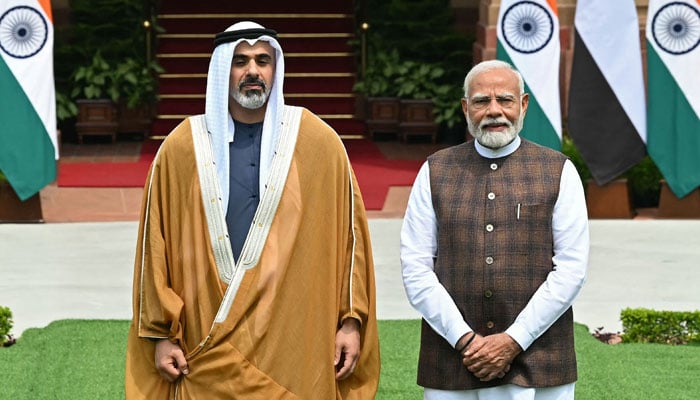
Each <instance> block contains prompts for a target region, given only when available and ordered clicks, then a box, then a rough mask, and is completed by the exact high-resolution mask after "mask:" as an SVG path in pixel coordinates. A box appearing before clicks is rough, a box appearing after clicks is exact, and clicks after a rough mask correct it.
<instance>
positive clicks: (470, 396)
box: [423, 383, 576, 400]
mask: <svg viewBox="0 0 700 400" xmlns="http://www.w3.org/2000/svg"><path fill="white" fill-rule="evenodd" d="M575 386H576V384H575V383H569V384H567V385H561V386H554V387H547V388H525V387H521V386H517V385H503V386H496V387H492V388H486V389H474V390H438V389H430V388H425V391H424V392H423V395H424V397H423V398H424V399H425V400H573V398H574V388H575Z"/></svg>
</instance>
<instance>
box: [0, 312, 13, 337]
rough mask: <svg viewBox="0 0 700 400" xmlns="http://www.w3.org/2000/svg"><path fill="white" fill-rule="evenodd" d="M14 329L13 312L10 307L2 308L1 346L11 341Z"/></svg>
mask: <svg viewBox="0 0 700 400" xmlns="http://www.w3.org/2000/svg"><path fill="white" fill-rule="evenodd" d="M10 329H12V311H10V309H9V308H8V307H3V306H0V346H1V345H3V344H5V342H6V341H7V340H8V339H9V335H10Z"/></svg>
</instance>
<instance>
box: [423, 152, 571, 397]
mask: <svg viewBox="0 0 700 400" xmlns="http://www.w3.org/2000/svg"><path fill="white" fill-rule="evenodd" d="M565 160H566V157H565V156H564V155H563V154H561V153H559V152H556V151H553V150H550V149H547V148H544V147H542V146H539V145H537V144H534V143H531V142H528V141H527V140H522V144H521V146H520V148H518V150H516V151H515V152H514V153H513V154H511V155H509V156H507V157H503V158H498V159H488V158H484V157H482V156H480V155H479V154H478V153H477V152H476V149H475V147H474V143H473V142H471V141H470V142H468V143H464V144H462V145H459V146H455V147H452V148H448V149H445V150H442V151H439V152H437V153H435V154H433V155H432V156H430V157H429V158H428V163H429V165H430V187H431V192H432V201H433V207H434V209H435V214H436V218H437V223H438V227H439V228H438V231H439V232H438V255H437V260H436V262H435V272H436V274H437V276H438V278H439V279H440V282H441V283H442V284H443V285H444V286H445V288H446V289H447V291H448V292H449V293H450V295H451V296H452V298H453V299H454V301H455V303H456V304H457V307H459V309H460V311H461V312H462V315H463V316H464V318H465V320H466V321H467V323H468V324H469V325H470V326H471V327H472V328H473V329H474V330H475V331H476V332H478V333H479V334H481V335H490V334H494V333H498V332H503V331H505V330H506V329H507V328H508V327H509V326H510V325H511V324H512V323H513V321H515V318H516V317H517V315H518V314H519V313H520V311H521V310H522V309H523V308H524V307H525V305H526V304H527V302H528V301H529V300H530V298H531V297H532V295H533V294H534V293H535V291H536V290H537V288H538V287H539V286H540V285H541V284H542V282H544V281H545V279H546V278H547V274H549V272H550V271H552V268H553V265H552V255H553V250H552V247H553V243H552V212H553V209H554V204H555V202H556V200H557V196H558V194H559V181H560V178H561V172H562V168H563V166H564V161H565ZM573 341H574V339H573V319H572V311H571V309H569V310H567V311H566V313H565V314H564V315H563V316H562V317H561V318H559V320H557V322H555V323H554V325H552V327H550V328H549V330H547V332H545V333H544V334H543V335H542V336H540V337H539V338H538V339H537V340H536V341H535V342H534V343H533V344H532V346H530V348H529V349H528V350H527V351H525V352H523V353H521V354H520V355H518V356H517V357H516V358H515V360H514V361H513V364H512V366H511V370H510V372H508V374H506V376H505V377H504V378H502V379H495V380H492V381H490V382H480V381H479V380H478V379H477V378H476V377H474V375H472V374H471V373H470V372H469V371H467V369H466V368H465V367H464V365H462V358H461V356H460V355H459V353H458V352H457V351H456V350H455V349H454V348H452V346H450V344H449V343H448V342H447V341H445V339H444V338H442V337H441V336H440V335H438V334H437V333H435V332H434V331H433V330H432V329H431V328H430V327H429V326H428V324H427V323H426V322H425V321H423V327H422V332H421V351H420V359H419V366H418V384H419V385H421V386H424V387H429V388H435V389H444V390H464V389H477V388H484V387H491V386H498V385H503V384H507V383H512V384H516V385H520V386H525V387H548V386H557V385H562V384H566V383H571V382H575V381H576V377H577V375H576V355H575V353H574V342H573Z"/></svg>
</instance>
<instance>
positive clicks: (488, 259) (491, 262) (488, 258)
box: [486, 256, 493, 265]
mask: <svg viewBox="0 0 700 400" xmlns="http://www.w3.org/2000/svg"><path fill="white" fill-rule="evenodd" d="M486 264H488V265H491V264H493V257H491V256H488V257H486Z"/></svg>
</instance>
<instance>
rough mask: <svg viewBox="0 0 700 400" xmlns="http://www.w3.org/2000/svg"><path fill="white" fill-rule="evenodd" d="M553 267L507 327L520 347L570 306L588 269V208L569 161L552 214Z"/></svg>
mask: <svg viewBox="0 0 700 400" xmlns="http://www.w3.org/2000/svg"><path fill="white" fill-rule="evenodd" d="M552 236H553V240H554V248H553V250H554V256H553V257H552V262H553V264H554V268H553V270H552V272H550V273H549V275H548V276H547V279H546V280H545V281H544V283H542V285H541V286H540V287H539V289H537V291H536V292H535V294H534V295H533V296H532V298H531V299H530V301H529V302H528V304H527V305H526V306H525V308H524V309H523V310H522V311H521V312H520V314H519V315H518V317H517V318H516V320H515V322H514V323H513V324H512V325H511V326H510V327H509V328H508V329H507V330H506V333H507V334H508V335H510V336H511V337H512V338H513V339H514V340H515V341H516V342H518V344H519V345H520V347H522V349H523V350H527V348H528V347H530V345H531V344H532V343H533V342H534V341H535V339H537V338H538V337H540V335H542V334H543V333H544V332H545V331H546V330H547V329H549V327H550V326H552V324H554V322H556V320H557V319H558V318H559V317H560V316H561V315H562V314H564V312H566V310H567V309H568V308H569V307H571V305H572V304H573V302H574V299H576V296H578V294H579V292H580V291H581V288H582V287H583V284H584V282H585V279H586V271H587V269H588V250H589V244H590V238H589V232H588V212H587V210H586V200H585V196H584V193H583V185H582V184H581V179H580V178H579V175H578V172H577V171H576V168H575V167H574V165H573V163H571V161H569V160H567V161H566V162H565V163H564V168H563V171H562V175H561V183H560V188H559V197H558V198H557V202H556V204H555V205H554V212H553V215H552Z"/></svg>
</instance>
